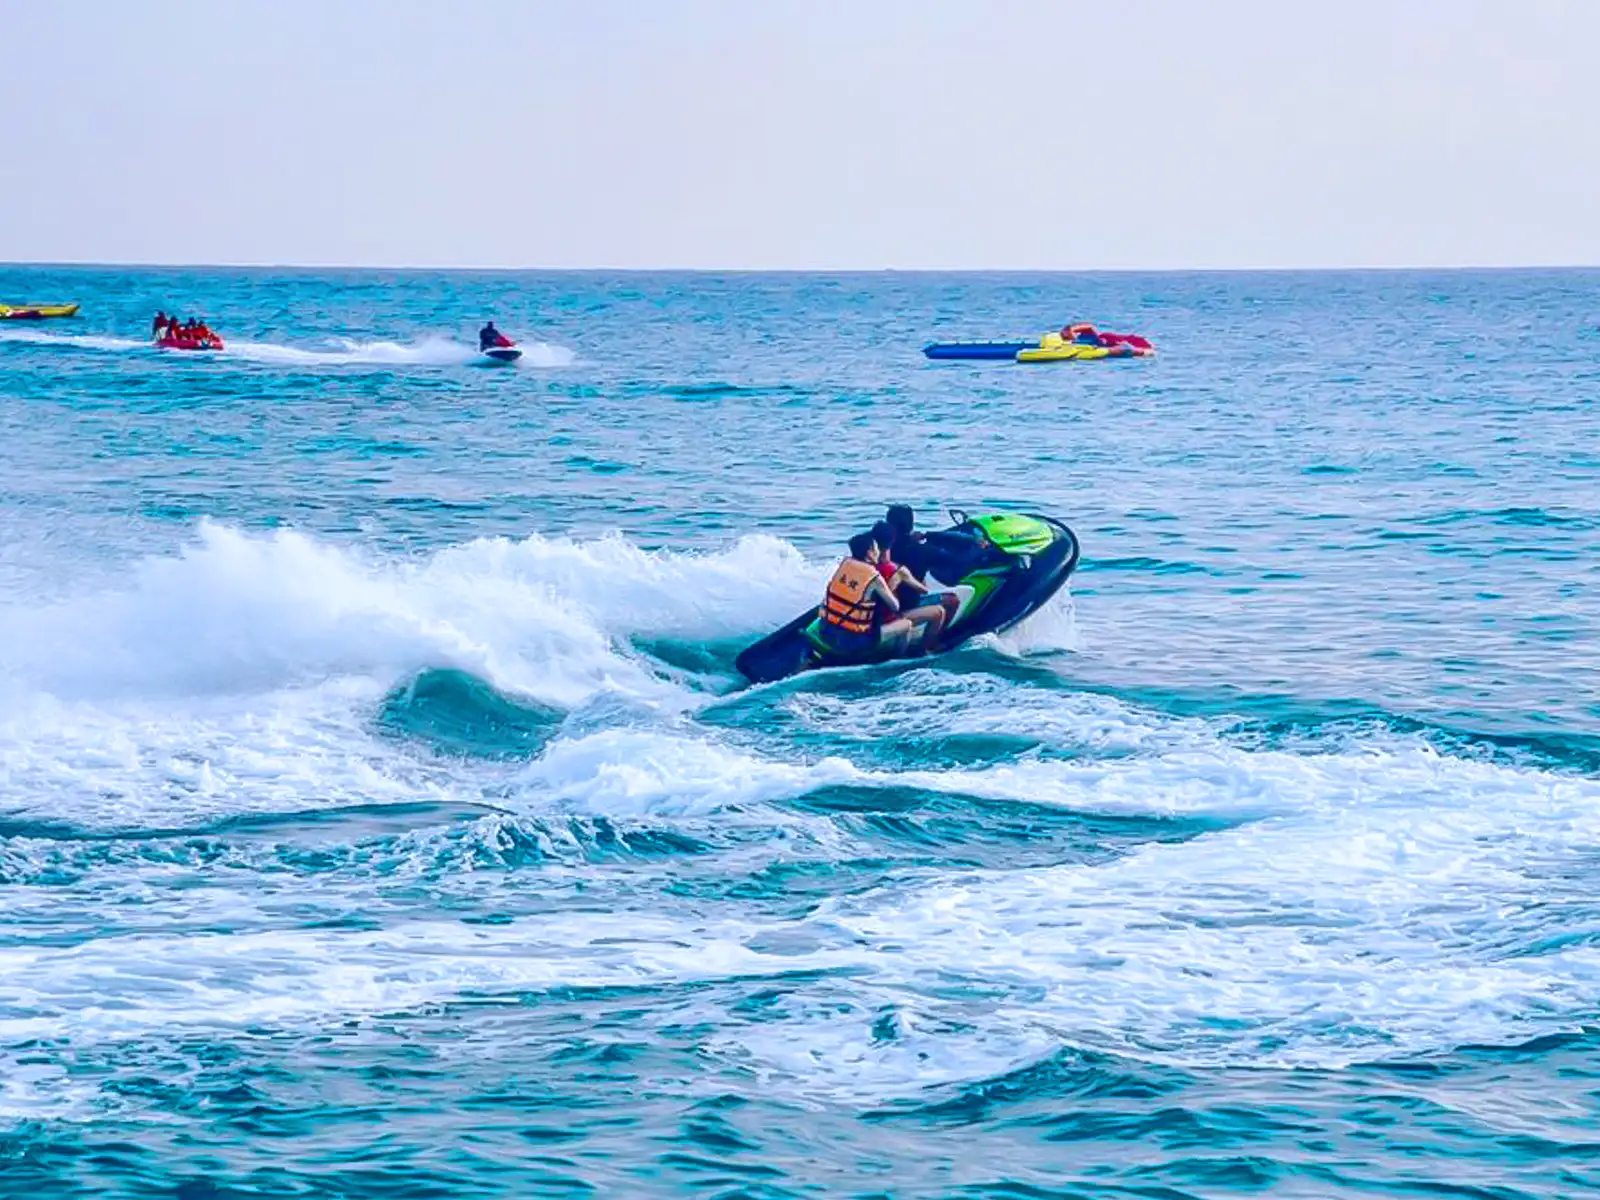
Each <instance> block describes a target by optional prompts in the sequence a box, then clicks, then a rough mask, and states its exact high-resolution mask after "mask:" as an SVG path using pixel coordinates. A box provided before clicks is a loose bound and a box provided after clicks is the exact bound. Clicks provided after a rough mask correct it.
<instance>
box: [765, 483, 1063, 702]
mask: <svg viewBox="0 0 1600 1200" xmlns="http://www.w3.org/2000/svg"><path fill="white" fill-rule="evenodd" d="M950 519H951V521H952V522H954V524H953V525H952V526H951V528H949V529H938V530H934V531H932V532H930V533H928V534H926V535H925V537H924V539H923V542H922V557H923V565H925V566H926V567H927V578H926V579H925V580H924V582H926V583H927V585H928V588H929V591H930V592H933V593H938V592H953V593H955V595H956V598H957V599H958V601H959V607H957V609H956V611H955V616H954V617H953V618H952V619H951V620H950V621H949V622H948V624H947V625H946V627H945V631H944V634H943V636H942V638H941V639H940V640H941V643H942V644H941V649H942V650H950V649H953V648H954V647H956V646H958V645H960V644H961V643H962V642H964V641H966V640H967V639H968V638H973V637H977V636H978V635H979V634H981V633H998V632H1000V631H1001V630H1005V629H1010V628H1011V627H1012V626H1013V625H1015V624H1017V622H1019V621H1021V620H1022V619H1023V618H1024V617H1027V616H1029V615H1031V614H1032V613H1034V612H1037V611H1038V610H1039V609H1040V608H1041V607H1042V606H1043V605H1044V602H1045V601H1046V600H1048V599H1050V597H1051V596H1053V595H1055V594H1056V592H1057V591H1059V590H1060V588H1061V585H1062V584H1064V583H1066V581H1067V576H1069V575H1071V574H1072V570H1073V568H1074V567H1076V566H1077V565H1078V538H1077V535H1076V534H1074V533H1073V532H1072V530H1070V529H1068V528H1067V527H1066V526H1065V525H1063V524H1062V523H1061V522H1060V521H1056V520H1053V519H1051V518H1050V517H1040V516H1031V515H1025V514H1021V513H991V514H989V515H988V516H983V517H969V516H967V514H966V513H964V512H962V511H961V510H959V509H954V508H953V509H951V510H950ZM819 621H820V618H819V616H818V608H817V607H813V608H810V609H807V610H806V611H805V612H803V613H801V614H800V615H799V616H798V617H796V618H795V619H794V620H792V621H790V622H789V623H788V624H787V625H785V626H784V627H783V628H782V629H780V630H778V631H777V632H776V633H771V634H768V635H767V636H766V637H764V638H762V639H761V640H760V641H759V642H756V643H755V644H754V645H752V646H748V647H746V648H745V650H744V651H743V653H741V654H740V655H739V657H738V658H737V659H735V660H734V665H735V666H737V667H738V668H739V673H740V674H742V675H743V676H744V677H745V678H746V679H749V680H750V681H751V682H752V683H771V682H772V681H773V680H777V679H786V678H788V677H789V676H790V675H797V674H799V673H800V672H801V671H812V670H816V669H818V668H820V667H849V666H858V665H860V664H862V663H874V662H884V661H886V660H887V659H889V658H891V657H893V656H892V654H891V653H890V651H889V650H888V648H886V647H884V646H882V645H879V646H873V647H871V648H870V649H867V650H865V651H861V652H857V653H855V654H845V653H842V652H840V651H839V650H837V649H835V648H834V647H832V646H830V645H828V643H827V642H825V641H824V640H823V638H822V634H821V633H820V631H819V629H818V625H819ZM912 653H916V646H915V644H913V646H912Z"/></svg>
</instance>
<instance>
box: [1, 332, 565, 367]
mask: <svg viewBox="0 0 1600 1200" xmlns="http://www.w3.org/2000/svg"><path fill="white" fill-rule="evenodd" d="M223 336H224V338H226V339H227V340H226V347H225V349H223V350H220V351H217V352H207V353H205V354H204V355H197V357H204V358H217V359H223V360H244V361H246V362H254V363H261V364H264V365H268V366H288V367H340V366H380V367H381V366H396V367H403V366H421V367H450V366H468V365H474V364H477V363H479V362H481V361H483V360H482V356H481V355H479V353H478V351H477V350H476V348H474V347H473V346H470V345H468V344H466V343H465V342H458V341H453V340H451V339H449V338H443V337H430V338H423V339H422V340H420V341H416V342H396V341H387V340H383V339H367V340H362V339H354V338H331V339H327V340H326V341H325V343H324V344H322V345H313V346H292V345H285V344H282V343H278V342H250V341H240V340H236V339H233V338H228V337H227V335H226V334H224V335H223ZM4 342H18V343H24V344H31V345H37V346H61V347H64V348H68V349H79V350H94V351H101V352H111V353H126V352H128V351H143V352H150V353H155V352H156V349H155V347H154V346H152V345H151V344H150V343H149V342H144V341H135V340H133V339H131V338H118V337H102V336H100V335H97V334H73V333H69V334H61V333H45V332H42V331H39V330H33V329H22V330H3V331H0V343H4ZM520 348H521V350H522V357H521V358H520V359H519V360H518V361H517V363H516V365H517V366H518V367H523V368H528V367H536V368H537V367H565V366H570V365H571V364H572V363H573V362H575V361H576V358H577V356H576V355H575V354H574V353H573V352H572V351H571V350H569V349H567V348H566V347H565V346H557V345H554V344H552V343H549V342H524V343H521V344H520ZM164 353H172V352H164Z"/></svg>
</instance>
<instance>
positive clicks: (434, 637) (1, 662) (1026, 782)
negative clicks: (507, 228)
mask: <svg viewBox="0 0 1600 1200" xmlns="http://www.w3.org/2000/svg"><path fill="white" fill-rule="evenodd" d="M1597 295H1600V272H1576V271H1571V272H1484V273H1472V272H1455V273H1306V274H1293V273H1282V274H1106V275H1082V276H1074V275H917V274H911V275H900V274H862V275H834V276H823V275H726V276H722V275H695V274H626V275H608V274H601V273H596V274H584V273H487V272H485V273H471V272H393V273H385V272H355V271H350V272H334V271H318V272H310V271H306V272H285V271H265V270H263V271H245V270H229V271H221V270H176V269H173V270H157V269H140V270H122V269H112V268H106V269H87V268H83V269H78V268H73V269H65V268H63V269H51V268H0V301H24V300H27V301H55V300H58V299H60V300H78V301H81V302H82V303H83V305H84V308H83V311H82V314H81V315H80V316H79V317H78V318H76V319H75V320H72V321H65V322H49V323H42V324H37V325H29V326H20V327H19V326H15V325H0V535H3V536H0V1194H4V1195H7V1196H11V1195H17V1196H39V1197H45V1196H49V1197H57V1196H60V1197H85V1198H87V1197H95V1198H97V1200H99V1198H122V1197H173V1198H176V1200H244V1198H246V1197H249V1198H256V1197H318V1198H340V1200H346V1198H348V1200H355V1198H358V1197H418V1198H420V1197H440V1198H446V1197H448V1198H457V1197H459V1198H475V1197H500V1196H579V1195H584V1196H590V1195H626V1196H663V1197H665V1196H699V1197H729V1198H732V1197H751V1198H756V1197H760V1198H767V1197H783V1196H798V1195H840V1196H861V1197H868V1196H897V1197H898V1196H907V1197H945V1196H953V1197H970V1198H976V1197H1009V1198H1018V1200H1020V1198H1025V1197H1027V1198H1042V1197H1056V1196H1062V1197H1095V1198H1110V1197H1152V1198H1161V1200H1177V1198H1179V1197H1215V1196H1232V1195H1236V1194H1260V1195H1272V1196H1307V1197H1310V1196H1316V1197H1322V1196H1331V1197H1344V1196H1348V1197H1376V1196H1397V1195H1432V1196H1454V1197H1494V1198H1502V1200H1503V1198H1509V1197H1522V1196H1529V1197H1532V1196H1538V1197H1565V1196H1574V1195H1581V1194H1584V1193H1586V1192H1587V1191H1590V1190H1593V1189H1596V1188H1600V1135H1597V1133H1596V1130H1597V1129H1600V699H1597V687H1600V663H1597V659H1596V655H1595V650H1594V647H1595V634H1596V620H1597V615H1600V609H1597V603H1596V584H1597V582H1600V574H1597V566H1596V564H1597V563H1600V403H1597V400H1600V332H1597V324H1600V302H1597V300H1596V297H1597ZM157 307H164V308H168V309H169V310H170V309H171V308H173V307H176V308H178V309H179V311H180V312H182V313H183V314H185V315H188V314H191V313H199V314H202V315H204V316H206V317H207V318H208V319H209V320H210V321H211V322H212V324H213V325H214V326H215V327H216V328H217V329H218V330H219V332H221V333H222V334H223V335H224V337H226V338H227V339H228V343H229V349H228V351H227V352H226V353H224V354H222V355H219V356H215V357H201V356H180V355H176V354H162V353H159V352H156V351H154V350H152V349H150V348H148V347H147V346H146V345H145V344H144V341H143V339H144V337H145V334H146V332H147V330H148V327H149V319H150V315H151V313H152V312H153V311H154V310H155V309H156V308H157ZM490 315H492V316H494V317H495V318H496V319H497V321H498V323H499V324H500V325H501V326H502V327H503V328H505V329H506V330H507V331H508V332H510V333H511V334H512V335H513V336H515V337H517V338H519V339H520V340H521V341H522V342H523V343H524V344H525V345H526V346H527V347H528V349H529V353H528V355H527V357H526V358H525V359H524V361H523V362H522V363H521V364H520V365H519V366H518V367H517V368H515V369H510V370H506V369H485V368H481V367H479V366H477V365H475V364H474V363H473V361H472V360H473V354H472V350H471V347H470V346H469V345H468V341H469V339H470V338H471V337H472V335H473V332H474V330H475V329H476V327H477V325H478V324H480V323H481V321H482V319H483V318H484V317H485V316H490ZM1078 318H1082V319H1088V320H1093V321H1096V322H1097V323H1099V324H1100V325H1101V326H1102V327H1104V328H1108V329H1114V330H1120V331H1132V332H1142V333H1146V334H1148V335H1149V336H1151V337H1152V338H1153V339H1154V340H1155V341H1156V343H1157V344H1158V346H1159V348H1160V355H1159V356H1158V357H1157V358H1155V359H1153V360H1149V361H1139V362H1124V363H1101V364H1093V365H1073V364H1065V365H1058V366H1049V367H1022V366H1016V365H1012V364H1005V363H976V364H963V363H930V362H927V361H926V360H924V359H923V358H922V356H921V354H920V347H921V346H922V344H923V343H924V342H926V341H928V340H931V339H933V338H935V337H949V338H961V337H967V338H982V337H1005V336H1013V335H1017V334H1037V333H1040V332H1042V331H1044V330H1045V329H1047V328H1050V327H1052V326H1058V325H1059V324H1061V323H1062V322H1063V321H1066V320H1068V319H1078ZM899 500H905V501H909V502H911V503H913V504H915V505H916V506H917V508H918V511H919V513H920V514H921V516H922V520H923V522H924V524H936V523H938V522H939V519H940V511H941V509H942V507H943V506H945V505H956V506H959V507H962V508H965V509H969V510H974V511H976V510H979V509H983V508H986V507H990V506H996V507H1007V506H1026V507H1028V508H1030V509H1033V510H1036V511H1043V512H1048V513H1051V514H1054V515H1058V516H1060V517H1061V518H1063V519H1064V520H1066V521H1067V522H1068V523H1069V524H1071V525H1072V526H1073V528H1074V529H1075V530H1076V531H1077V532H1078V534H1079V536H1080V538H1081V540H1082V543H1083V551H1084V559H1083V565H1082V567H1081V569H1080V571H1079V572H1078V574H1077V575H1076V576H1074V578H1073V581H1072V585H1071V587H1070V589H1069V591H1068V592H1064V593H1063V594H1062V595H1061V596H1059V597H1058V599H1057V601H1055V602H1053V603H1052V604H1051V605H1050V606H1049V607H1048V608H1047V609H1045V610H1044V611H1043V612H1041V613H1040V614H1039V615H1038V616H1037V617H1036V618H1035V619H1033V620H1032V621H1030V622H1029V623H1028V624H1026V625H1024V626H1023V627H1021V628H1020V629H1019V630H1016V631H1014V632H1013V633H1011V634H1008V635H1006V637H1005V638H1003V639H1001V640H993V639H990V640H986V641H983V642H981V643H979V644H974V645H971V646H968V647H966V648H964V649H962V650H960V651H959V652H957V653H955V654H952V655H949V656H947V657H945V658H942V659H938V660H934V661H923V662H916V663H903V664H898V665H892V666H886V667H882V668H876V669H865V670H853V671H839V672H831V673H826V674H822V675H814V676H811V677H809V678H803V679H800V680H794V681H790V682H787V683H784V684H780V685H774V686H768V687H761V688H749V687H745V686H742V685H741V684H740V681H739V680H738V678H737V676H736V673H735V672H734V671H733V667H732V661H733V656H734V655H735V654H736V653H737V652H738V650H739V649H740V648H742V647H743V646H744V645H746V644H747V643H748V642H750V641H751V640H753V639H754V638H756V637H757V636H759V635H761V634H762V633H764V632H766V631H767V630H768V629H770V628H772V627H775V626H776V625H778V624H780V623H781V622H783V621H785V620H787V619H788V618H789V617H790V616H792V615H794V613H795V612H797V611H799V610H800V609H801V608H802V607H804V606H805V605H806V604H808V603H812V602H814V600H815V599H816V597H817V595H818V591H819V589H820V586H821V583H822V581H823V579H824V578H825V576H826V573H827V571H828V569H829V567H830V565H831V558H830V556H834V555H836V553H837V550H838V543H839V542H840V540H841V539H842V538H843V537H845V536H847V535H848V534H849V533H851V532H854V531H856V530H859V529H861V528H863V527H864V526H865V525H866V524H868V523H869V522H870V521H871V520H873V519H874V518H876V517H877V516H878V515H879V513H880V512H881V510H882V506H883V505H884V504H886V503H888V502H892V501H899Z"/></svg>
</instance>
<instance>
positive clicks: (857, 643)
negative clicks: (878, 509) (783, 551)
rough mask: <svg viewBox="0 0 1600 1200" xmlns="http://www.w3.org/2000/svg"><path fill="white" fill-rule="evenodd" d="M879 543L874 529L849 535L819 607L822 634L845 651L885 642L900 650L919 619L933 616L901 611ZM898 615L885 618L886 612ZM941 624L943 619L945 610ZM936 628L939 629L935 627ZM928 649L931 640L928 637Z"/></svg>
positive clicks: (896, 651)
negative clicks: (881, 563) (881, 559)
mask: <svg viewBox="0 0 1600 1200" xmlns="http://www.w3.org/2000/svg"><path fill="white" fill-rule="evenodd" d="M878 559H879V553H878V543H877V542H876V541H875V540H874V539H873V536H872V535H871V534H870V533H858V534H856V536H855V537H853V538H851V539H850V553H849V555H848V556H847V557H846V558H845V559H844V560H843V561H842V562H841V563H840V564H839V567H838V569H837V570H835V571H834V573H833V578H832V579H830V580H829V581H828V590H827V593H826V594H825V595H824V597H823V601H822V605H821V607H820V609H819V615H820V616H821V618H822V619H821V633H822V636H823V639H824V640H825V641H827V642H828V643H829V644H830V645H831V646H833V647H834V648H835V649H837V650H840V651H843V652H845V653H858V652H861V651H866V650H871V649H875V648H876V647H877V646H878V645H879V644H880V643H881V644H883V645H887V646H889V647H890V648H891V650H892V651H893V652H894V653H896V654H898V653H900V652H901V651H902V650H904V649H905V647H906V645H907V643H908V642H909V641H910V640H911V634H912V631H913V630H914V629H915V628H916V626H917V625H919V624H928V623H929V622H930V620H931V618H930V616H929V615H928V614H926V613H923V612H920V611H919V613H918V616H917V619H915V620H913V619H912V617H911V614H909V613H901V612H900V602H899V601H898V600H896V599H895V598H894V592H893V590H892V589H891V588H890V587H889V585H888V583H886V582H885V581H884V578H883V576H882V575H881V574H879V572H878ZM886 611H887V612H888V613H892V614H895V615H894V616H893V617H891V618H890V619H889V620H885V619H884V614H885V612H886ZM938 611H939V613H940V618H941V620H940V624H941V625H942V624H943V621H942V617H943V610H938ZM934 632H935V633H936V632H937V630H935V631H934ZM923 645H924V648H926V646H927V640H926V639H924V643H923Z"/></svg>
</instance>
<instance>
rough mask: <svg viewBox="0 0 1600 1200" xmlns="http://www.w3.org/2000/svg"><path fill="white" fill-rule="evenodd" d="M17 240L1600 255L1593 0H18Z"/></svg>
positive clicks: (170, 258) (755, 251) (16, 249)
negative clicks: (455, 0) (199, 0)
mask: <svg viewBox="0 0 1600 1200" xmlns="http://www.w3.org/2000/svg"><path fill="white" fill-rule="evenodd" d="M0 81H3V88H0V90H3V92H4V95H5V99H6V105H5V115H4V117H3V118H0V261H82V262H162V263H195V262H203V263H301V264H334V263H349V264H382V265H439V266H458V265H459V266H468V265H477V266H548V267H678V266H682V267H799V268H880V267H899V268H916V267H994V268H1013V267H1014V268H1094V267H1271V266H1364V265H1371V266H1387V265H1533V264H1600V0H1386V2H1377V0H1341V2H1327V3H1324V2H1322V0H1166V2H1164V3H1163V2H1157V0H1143V2H1128V3H1119V2H1116V0H1105V2H1103V3H1078V2H1076V0H1070V2H1067V0H1057V2H1056V3H1033V2H1029V0H983V2H979V0H970V2H967V3H957V2H954V0H951V2H945V0H920V2H915V0H855V2H854V3H834V2H829V0H796V2H791V0H744V2H736V0H611V2H610V3H599V2H595V0H591V2H588V3H582V2H578V0H574V2H572V3H557V2H554V0H551V2H542V0H524V2H522V3H517V2H514V0H477V2H473V3H467V4H450V3H441V2H439V0H427V2H414V0H392V2H389V3H379V2H378V0H365V2H357V0H318V2H312V0H275V2H272V3H266V2H259V0H211V2H210V3H206V4H196V3H188V2H186V0H166V2H161V3H144V2H134V0H80V2H78V3H73V4H63V3H55V2H46V0H0Z"/></svg>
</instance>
